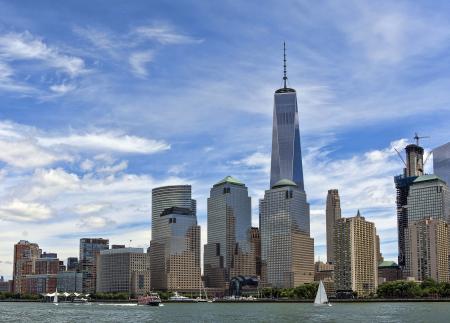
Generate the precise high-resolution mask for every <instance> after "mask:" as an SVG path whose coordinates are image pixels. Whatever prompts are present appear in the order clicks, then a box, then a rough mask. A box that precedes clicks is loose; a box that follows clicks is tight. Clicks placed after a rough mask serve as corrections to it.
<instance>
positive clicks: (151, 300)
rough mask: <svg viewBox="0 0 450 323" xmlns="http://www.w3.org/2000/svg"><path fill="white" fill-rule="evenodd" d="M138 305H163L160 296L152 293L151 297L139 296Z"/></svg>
mask: <svg viewBox="0 0 450 323" xmlns="http://www.w3.org/2000/svg"><path fill="white" fill-rule="evenodd" d="M138 304H139V305H150V306H159V305H160V304H161V298H159V295H158V294H157V293H150V295H147V296H139V298H138Z"/></svg>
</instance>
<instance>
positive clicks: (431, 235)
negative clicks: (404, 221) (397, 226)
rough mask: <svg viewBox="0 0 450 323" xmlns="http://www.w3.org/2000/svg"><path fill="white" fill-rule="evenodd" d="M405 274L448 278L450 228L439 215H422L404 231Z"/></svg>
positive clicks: (440, 279)
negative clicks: (432, 216) (434, 217)
mask: <svg viewBox="0 0 450 323" xmlns="http://www.w3.org/2000/svg"><path fill="white" fill-rule="evenodd" d="M405 239H406V254H405V255H406V259H405V260H406V262H405V276H406V277H414V278H415V279H416V280H420V281H423V280H425V279H427V278H432V279H434V280H436V281H437V282H448V281H449V266H448V264H449V262H448V261H449V255H450V254H449V228H448V224H447V222H445V221H443V220H439V219H429V218H428V219H422V220H419V221H416V222H414V223H412V224H409V225H408V228H407V229H406V232H405Z"/></svg>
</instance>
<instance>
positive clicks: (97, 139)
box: [37, 132, 170, 154]
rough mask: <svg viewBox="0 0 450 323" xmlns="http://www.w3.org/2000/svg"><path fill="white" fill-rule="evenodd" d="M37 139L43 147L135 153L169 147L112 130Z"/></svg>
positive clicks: (144, 152)
mask: <svg viewBox="0 0 450 323" xmlns="http://www.w3.org/2000/svg"><path fill="white" fill-rule="evenodd" d="M37 141H38V142H39V144H40V145H42V146H44V147H55V146H67V147H72V148H76V149H82V150H98V151H116V152H122V153H135V154H152V153H156V152H160V151H164V150H167V149H170V145H169V144H167V143H166V142H164V141H160V140H153V139H146V138H142V137H136V136H129V135H124V134H119V133H113V132H98V133H86V134H82V135H79V134H73V135H69V136H55V137H51V136H46V137H43V136H42V137H38V138H37Z"/></svg>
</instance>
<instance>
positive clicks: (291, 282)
mask: <svg viewBox="0 0 450 323" xmlns="http://www.w3.org/2000/svg"><path fill="white" fill-rule="evenodd" d="M259 212H260V230H261V267H262V269H261V272H262V281H263V283H264V284H265V285H269V286H272V287H278V288H292V287H296V286H298V285H300V284H303V283H308V282H312V281H313V280H314V240H313V239H312V238H310V237H309V221H308V223H306V222H305V221H304V220H305V219H309V205H308V203H307V202H306V194H305V192H304V191H303V190H300V189H299V188H298V187H297V184H296V183H294V182H293V181H290V180H287V179H284V180H281V181H279V182H278V183H276V184H275V185H274V186H273V187H272V188H271V189H270V190H267V191H266V192H265V194H264V199H262V200H260V206H259Z"/></svg>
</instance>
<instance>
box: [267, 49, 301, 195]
mask: <svg viewBox="0 0 450 323" xmlns="http://www.w3.org/2000/svg"><path fill="white" fill-rule="evenodd" d="M283 80H284V87H282V88H281V89H278V90H276V91H275V96H274V107H273V132H272V161H271V170H270V187H272V186H273V185H275V183H277V182H278V181H280V180H282V179H288V180H291V181H293V182H294V183H295V184H297V187H298V189H300V190H304V183H303V166H302V152H301V146H300V130H299V121H298V107H297V93H296V92H295V90H294V89H291V88H288V87H287V84H286V82H287V76H286V51H285V52H284V77H283Z"/></svg>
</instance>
